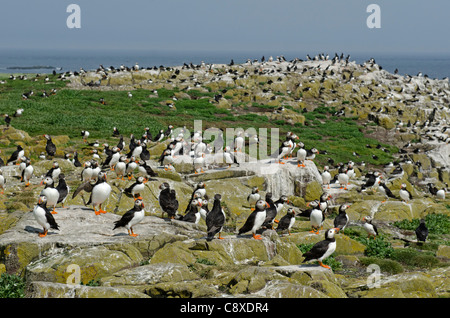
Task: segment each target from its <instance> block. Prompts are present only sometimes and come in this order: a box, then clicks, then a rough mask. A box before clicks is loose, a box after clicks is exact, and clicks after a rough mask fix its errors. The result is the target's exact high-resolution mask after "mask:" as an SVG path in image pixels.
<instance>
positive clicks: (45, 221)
mask: <svg viewBox="0 0 450 318" xmlns="http://www.w3.org/2000/svg"><path fill="white" fill-rule="evenodd" d="M33 215H34V217H35V218H36V221H37V222H38V223H39V225H40V226H42V227H43V228H44V232H42V233H39V237H45V236H47V233H48V230H49V229H55V230H59V227H58V224H57V223H56V221H55V218H54V217H53V215H52V214H51V213H50V211H49V210H48V209H47V197H46V196H45V195H41V196H39V201H38V203H37V205H36V206H35V207H34V209H33Z"/></svg>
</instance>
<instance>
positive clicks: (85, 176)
mask: <svg viewBox="0 0 450 318" xmlns="http://www.w3.org/2000/svg"><path fill="white" fill-rule="evenodd" d="M355 67H356V68H355ZM183 70H193V71H195V70H198V71H203V72H202V73H198V75H195V73H192V74H193V75H191V76H190V77H189V78H182V77H181V75H182V74H181V71H183ZM381 70H382V68H381V66H379V65H377V64H376V63H375V60H374V59H370V60H369V61H366V62H365V63H364V64H361V65H356V64H355V63H354V62H351V61H350V55H348V56H346V57H345V56H344V55H343V54H341V55H338V54H335V56H334V57H333V58H331V59H330V57H329V55H325V54H318V55H315V56H314V57H310V56H309V55H307V57H306V60H301V59H298V58H296V59H294V60H291V61H287V60H286V59H285V58H284V57H283V56H279V57H277V58H276V59H274V58H272V57H270V58H268V59H267V60H266V59H265V58H264V57H262V58H261V60H248V61H247V62H246V63H243V64H235V63H234V61H233V60H231V62H230V63H229V64H228V65H220V66H219V65H214V64H205V63H204V62H202V63H201V64H199V65H194V64H192V63H190V64H186V63H185V64H184V65H183V66H181V67H164V66H160V67H156V66H155V67H152V68H141V67H140V66H139V65H138V64H137V63H136V65H134V66H133V67H131V68H130V67H125V66H123V65H122V66H120V67H119V68H115V67H113V66H111V67H108V68H105V67H103V66H102V65H101V66H100V67H99V68H98V69H97V70H96V71H95V72H92V73H95V74H97V75H99V76H100V79H99V80H98V81H90V82H87V83H86V82H85V81H84V80H83V78H84V75H85V74H87V73H88V72H87V71H85V70H84V69H80V71H79V72H66V73H63V74H60V75H59V77H58V78H59V79H61V80H66V79H70V78H73V77H80V78H81V83H82V85H83V86H85V87H90V88H95V87H99V86H100V85H101V82H102V81H104V80H107V79H108V78H109V77H110V76H111V75H113V74H117V73H120V72H137V71H150V72H156V73H160V72H163V71H170V72H173V75H172V76H171V77H170V78H168V79H166V82H167V83H174V84H175V85H178V86H180V88H182V90H189V89H192V88H195V87H201V85H202V84H204V83H205V81H208V82H215V81H221V80H224V81H227V82H229V83H237V82H238V81H239V80H240V79H245V78H248V77H250V76H252V75H268V76H275V77H278V79H277V80H278V81H283V79H284V78H285V77H286V76H291V75H292V74H298V75H300V76H304V77H305V78H306V79H307V82H306V83H308V82H309V83H316V82H319V83H323V82H324V81H325V80H326V79H329V78H334V79H339V82H340V83H342V84H347V83H348V84H352V89H351V92H350V93H349V94H352V95H359V96H361V97H362V103H365V102H366V101H369V100H371V99H373V98H374V97H375V96H378V97H377V101H378V102H379V104H378V105H379V106H373V107H372V109H371V112H370V114H369V117H368V119H369V120H372V121H375V122H379V121H380V119H381V116H383V114H396V115H397V116H399V117H401V116H402V115H403V113H404V112H405V111H406V110H407V108H408V106H411V105H413V104H414V103H416V102H423V101H424V98H425V96H428V97H429V98H430V99H431V101H432V102H434V103H432V104H433V105H434V106H433V108H432V110H431V111H430V112H428V117H427V119H426V121H424V122H420V121H419V120H415V121H414V122H412V121H411V120H410V121H408V122H407V123H406V122H402V121H401V120H399V121H397V124H396V131H402V132H412V133H420V135H421V138H422V139H423V140H426V141H428V142H429V143H434V144H447V143H448V142H449V139H448V131H447V128H448V126H447V122H446V117H445V116H444V115H443V114H444V112H445V111H446V108H448V106H442V105H445V104H448V102H449V93H450V92H449V87H448V79H443V80H442V81H440V80H437V79H435V80H432V79H429V78H428V77H427V76H423V74H418V75H417V76H409V75H406V76H400V75H398V70H396V71H395V72H394V74H389V73H387V72H385V71H383V72H384V73H383V74H384V78H385V79H386V80H387V81H388V82H389V84H390V85H381V84H378V85H375V86H369V85H366V83H367V82H371V81H372V80H375V79H377V75H375V74H374V71H378V74H379V73H380V72H381ZM357 71H359V72H360V74H359V75H358V76H356V75H355V74H356V72H357ZM200 74H203V77H201V75H200ZM54 75H57V74H56V73H55V72H54ZM15 79H16V77H15V76H13V75H11V77H10V80H15ZM19 79H20V80H27V78H23V77H19ZM46 79H48V76H47V77H46ZM32 80H35V79H32ZM148 83H151V80H148ZM362 87H366V90H364V91H363V90H362V89H361V88H362ZM294 89H295V90H297V91H299V92H307V91H308V90H310V89H311V88H310V87H309V86H308V85H304V84H302V82H300V83H299V84H298V85H297V87H293V88H292V90H294ZM153 93H154V94H157V90H155V91H154V92H153ZM222 93H223V92H222ZM262 93H263V94H265V96H266V97H268V98H269V99H272V98H273V96H275V97H276V95H274V94H273V92H272V91H271V90H270V89H269V90H265V91H263V92H262ZM290 93H292V96H294V95H295V94H293V91H291V92H290ZM33 94H35V92H33V91H29V92H24V93H23V94H22V96H21V97H22V99H28V98H30V96H32V95H33ZM50 94H51V95H53V94H56V90H52V91H51V92H50ZM126 94H127V96H128V97H129V98H133V94H132V93H131V92H130V91H128V92H126ZM326 94H334V95H335V98H334V99H332V101H336V100H337V99H339V98H340V97H342V96H339V94H338V92H337V91H336V90H335V88H325V87H324V86H321V87H320V89H319V90H318V95H317V96H316V98H318V99H320V98H322V96H324V95H326ZM41 96H42V97H48V94H47V92H43V93H42V95H41ZM222 98H223V95H222V94H217V95H216V96H214V100H213V101H211V102H213V103H217V102H220V100H221V99H222ZM293 100H294V101H295V102H299V101H301V95H296V96H295V97H293ZM400 100H401V101H402V103H401V106H399V103H397V102H398V101H400ZM174 101H176V100H175V99H174ZM99 102H100V103H102V104H104V103H105V99H104V98H102V99H101V100H100V101H99ZM429 104H430V103H429ZM436 105H437V106H436ZM169 107H170V106H169ZM347 111H348V109H346V107H342V108H341V109H340V110H339V111H338V112H336V113H335V114H334V116H344V115H345V114H346V112H347ZM23 112H24V110H23V109H18V110H17V111H16V113H15V114H14V115H13V117H19V116H22V115H23ZM276 112H279V113H282V112H283V108H279V109H277V110H276ZM4 117H5V124H6V127H9V126H11V125H12V124H13V121H12V120H11V117H10V116H9V115H8V114H5V115H4ZM111 128H112V129H113V131H112V136H113V137H117V138H119V141H118V144H117V145H116V146H114V147H111V148H110V146H109V145H108V144H101V143H99V141H98V140H96V141H95V142H94V143H91V144H88V138H89V137H90V134H89V132H88V131H87V130H83V131H81V133H80V137H81V139H82V144H88V145H89V146H91V147H92V148H93V150H94V151H93V157H92V158H91V159H89V160H86V161H85V162H84V163H81V162H80V161H79V159H78V153H77V152H75V153H74V158H73V159H70V158H69V156H66V160H68V161H70V162H71V163H72V164H73V165H74V166H75V167H81V166H83V168H82V171H81V173H80V176H79V178H80V180H81V184H80V185H79V186H78V187H77V189H75V191H74V192H73V193H72V198H75V197H76V196H77V195H78V194H79V193H82V192H87V193H89V194H90V198H89V201H88V202H87V203H85V204H86V205H92V206H93V209H94V211H95V214H96V215H100V214H102V213H106V210H105V209H103V208H102V204H105V202H106V201H107V199H108V198H109V196H110V194H111V185H110V184H109V183H108V178H110V177H111V176H113V177H114V176H115V177H116V178H117V179H121V180H126V179H128V180H131V179H132V178H133V177H134V178H135V182H133V184H131V185H129V186H128V187H127V188H126V189H124V191H123V194H125V195H126V196H128V197H130V198H133V199H134V204H133V207H132V208H131V209H130V210H128V211H127V212H125V213H124V214H123V215H122V217H121V218H120V220H118V221H117V222H115V224H114V225H112V226H113V229H117V228H120V227H124V228H126V229H127V231H128V234H129V235H130V236H137V234H136V233H135V232H134V231H133V227H135V226H136V225H137V224H139V223H140V222H141V221H142V220H143V219H144V215H145V210H144V206H145V204H144V201H143V197H142V193H143V192H144V191H145V187H144V185H145V183H146V182H155V181H157V179H155V177H157V176H158V172H155V171H154V170H153V168H152V167H151V166H150V165H149V162H148V161H149V159H150V153H149V151H148V149H147V146H148V145H149V144H152V145H153V144H155V145H156V144H158V143H162V142H165V141H167V140H168V139H169V140H170V141H169V142H167V147H166V149H164V150H163V151H162V152H161V153H160V154H158V155H159V159H158V160H157V161H158V163H159V165H160V166H159V167H158V168H163V169H165V170H174V169H175V168H174V165H173V164H174V161H175V158H176V157H177V156H181V155H183V156H187V157H188V158H190V162H191V163H192V165H193V172H194V173H195V174H200V173H204V172H205V170H206V167H207V166H209V167H210V168H211V167H215V166H214V164H225V167H226V168H227V169H228V168H230V167H232V166H233V165H234V166H237V167H239V166H240V165H241V164H242V162H243V161H245V154H244V153H243V149H244V148H245V137H250V139H251V140H253V142H254V143H258V142H259V140H258V136H245V135H243V134H237V135H236V137H235V138H234V140H233V143H232V144H231V145H226V146H225V145H224V139H223V135H222V133H223V131H219V135H218V136H219V138H216V139H215V140H214V142H213V143H210V144H207V143H206V142H205V140H204V139H203V136H202V132H201V131H195V132H193V133H189V132H187V130H186V128H185V127H182V128H179V129H178V130H176V129H175V128H174V127H173V126H172V125H169V126H168V127H167V130H161V131H159V132H158V134H157V135H156V136H154V137H153V136H152V135H151V133H150V131H149V129H148V128H145V129H144V132H143V134H142V137H140V138H135V136H134V135H131V136H130V139H129V140H127V144H126V143H125V141H124V138H123V136H122V135H121V134H120V132H119V130H118V128H117V127H111ZM186 133H187V134H188V137H189V138H188V139H186V138H185V137H186ZM44 138H45V139H46V141H47V143H46V148H45V153H43V154H41V156H40V159H41V160H43V159H48V158H55V156H56V146H55V144H54V143H53V142H52V138H51V136H50V135H48V134H45V135H44ZM299 139H300V138H299V137H298V136H296V135H295V134H294V133H291V132H288V133H287V134H286V136H285V138H284V140H280V143H281V145H280V148H279V149H278V151H277V152H276V153H275V154H272V156H271V159H272V160H271V161H270V162H271V163H277V164H286V163H292V164H294V165H296V166H297V169H304V168H305V160H309V161H313V160H314V158H315V155H316V154H317V153H319V150H317V149H315V148H312V149H305V147H304V144H303V143H302V142H301V141H300V140H299ZM249 142H252V141H249ZM100 147H103V149H100ZM97 148H99V149H97ZM214 150H215V151H216V152H217V153H219V154H220V155H219V156H217V153H215V152H214ZM24 151H25V150H24V149H23V148H22V147H21V146H20V145H19V146H17V149H16V151H14V153H12V155H11V156H10V158H9V159H8V160H7V162H6V164H5V163H4V162H3V160H2V159H1V158H0V167H1V166H3V165H13V164H17V165H18V169H19V177H20V180H21V182H23V183H24V184H25V187H28V186H30V180H31V178H32V176H33V166H32V165H31V160H30V159H29V158H27V157H26V156H25V152H24ZM414 151H415V149H412V145H411V144H406V145H405V147H403V148H402V149H401V150H400V157H399V160H397V161H396V162H395V164H390V165H388V166H386V167H385V173H380V172H379V171H373V172H368V173H367V174H366V175H365V180H364V182H363V184H362V185H361V187H360V188H359V189H358V191H366V190H367V189H370V188H372V187H375V188H376V189H379V190H377V191H380V192H381V193H382V194H383V195H384V196H385V199H386V200H389V199H394V200H401V201H403V202H405V203H406V204H407V203H409V201H410V200H411V199H413V195H412V194H411V192H410V191H409V190H408V189H407V185H406V184H402V186H401V189H400V190H399V197H396V196H394V195H393V194H392V192H391V190H390V189H389V188H388V187H387V186H386V183H385V180H393V179H395V178H400V177H402V176H403V173H404V172H403V169H402V164H403V163H405V162H408V160H410V159H409V156H408V154H409V153H411V152H414ZM209 156H212V158H213V159H212V161H211V159H210V158H209ZM102 158H103V159H102ZM242 158H244V159H242ZM216 159H218V160H217V162H216V161H215V160H216ZM208 160H209V161H208ZM207 163H208V164H209V165H208V164H207ZM211 163H212V165H211ZM329 163H330V164H329V165H327V166H325V167H324V169H323V171H322V173H321V178H322V180H321V181H322V186H323V190H324V194H323V195H322V196H321V197H320V199H318V200H316V201H313V202H310V203H309V204H308V209H306V210H302V211H296V209H294V207H292V206H291V205H289V200H288V198H287V196H286V195H282V196H280V198H277V200H275V198H272V194H271V193H270V192H269V193H266V195H265V197H262V196H261V195H260V194H259V189H258V188H257V187H254V188H253V189H252V191H251V193H249V195H248V197H247V201H248V204H249V206H250V207H251V213H250V215H249V216H248V218H247V220H246V221H245V223H244V224H243V225H242V227H241V228H239V230H238V231H237V234H238V235H241V234H245V233H249V232H250V233H251V234H252V237H253V238H254V239H261V235H259V234H257V233H260V231H261V229H275V230H276V231H277V232H278V233H285V232H287V233H288V234H289V235H290V234H291V229H292V227H293V225H294V223H295V218H296V217H297V216H303V217H307V218H309V220H310V225H311V233H315V234H319V230H321V229H322V227H323V223H324V221H325V218H326V216H327V213H328V211H329V208H330V201H329V200H330V194H329V193H328V191H329V190H330V189H331V185H332V184H337V185H338V186H337V187H333V188H334V189H337V188H339V189H340V191H346V190H347V189H348V188H349V185H350V180H355V178H356V176H355V170H354V168H355V167H356V166H357V165H359V167H360V168H361V167H362V165H363V164H364V163H363V162H360V163H358V164H355V163H354V162H353V161H350V162H348V163H346V164H342V163H339V164H338V165H336V166H334V167H331V165H332V163H333V161H330V162H329ZM331 169H337V173H336V174H335V176H334V177H332V176H331V174H330V170H331ZM136 171H138V173H136ZM65 177H66V176H65V175H64V173H63V171H61V168H60V166H59V165H58V162H57V161H56V160H55V161H54V163H53V165H52V167H51V169H50V170H48V172H47V173H46V174H45V176H44V177H43V179H42V182H41V185H42V187H43V189H42V191H41V193H40V195H39V198H38V201H37V204H36V206H35V207H34V209H33V214H34V216H35V218H36V221H37V222H38V223H39V224H40V225H41V226H42V227H43V229H44V231H43V232H42V233H39V236H40V237H45V236H46V235H47V233H48V231H49V230H50V229H55V230H58V229H59V228H58V224H57V222H56V220H55V217H54V215H55V214H57V212H56V210H55V208H56V206H57V204H62V205H63V206H64V202H65V200H66V198H67V197H68V196H69V192H70V189H69V187H68V186H67V183H66V181H65ZM57 182H58V185H56V183H57ZM224 182H226V181H224ZM6 185H7V182H6V179H5V177H4V176H3V175H2V169H1V168H0V189H1V191H2V192H1V193H0V194H3V193H4V189H5V186H6ZM427 186H428V189H429V192H430V193H431V194H433V195H434V196H436V198H438V199H445V194H446V190H445V189H437V188H436V187H435V186H434V184H432V183H429V184H427ZM159 189H160V193H159V196H158V202H159V205H160V208H161V211H162V213H163V215H162V217H163V216H164V215H165V214H167V216H168V217H169V218H170V219H174V220H179V221H184V222H191V223H198V222H199V221H200V220H201V219H204V221H205V223H206V226H207V236H206V239H207V240H212V239H214V238H215V235H216V234H218V236H217V238H218V239H223V238H224V237H223V236H222V230H223V227H224V225H225V224H226V213H225V210H224V209H223V207H222V205H221V200H222V195H221V194H219V193H217V194H214V196H213V197H212V199H210V198H209V197H208V195H207V194H206V189H205V184H204V183H203V182H199V183H198V184H197V185H196V187H195V189H194V191H193V192H192V195H191V198H190V200H189V203H188V205H187V207H186V210H185V213H184V214H181V213H179V203H178V199H177V193H176V192H175V190H174V189H171V188H170V185H169V183H168V182H162V183H161V184H160V185H159ZM83 200H84V198H83ZM210 202H211V203H212V208H211V209H209V206H210V205H211V204H209V203H210ZM383 202H385V201H383ZM285 206H286V207H287V212H286V213H285V214H284V215H283V216H282V217H281V218H279V219H277V216H279V215H280V214H281V210H282V209H283V207H285ZM347 208H349V205H348V204H342V205H341V206H340V207H339V214H338V215H337V216H336V218H335V219H334V221H333V225H334V227H333V228H331V229H327V230H326V231H325V239H324V240H323V241H320V242H318V243H317V244H315V245H314V247H313V248H312V249H311V250H310V251H309V252H307V253H305V254H304V256H305V261H310V260H317V261H318V262H319V264H320V265H321V266H324V267H327V265H324V264H323V263H322V261H323V260H324V259H326V258H327V257H328V256H330V255H331V254H332V253H333V252H334V251H335V249H336V240H335V234H336V233H339V231H342V230H344V229H345V227H346V226H348V224H349V221H350V220H349V217H348V215H347V214H346V209H347ZM297 210H298V209H297ZM372 221H373V217H371V216H365V217H364V218H363V220H362V227H363V228H364V229H365V230H366V231H367V234H368V236H371V237H373V238H375V237H377V235H378V230H377V227H376V225H375V224H373V223H372ZM275 224H277V226H276V228H274V226H275ZM417 233H418V234H417V239H418V240H420V241H425V240H426V236H427V229H426V226H425V224H424V221H423V220H422V221H421V225H420V226H419V228H418V229H417Z"/></svg>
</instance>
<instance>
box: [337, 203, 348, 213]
mask: <svg viewBox="0 0 450 318" xmlns="http://www.w3.org/2000/svg"><path fill="white" fill-rule="evenodd" d="M349 207H350V206H349V205H346V204H342V205H341V206H340V207H339V213H345V210H347V209H348V208H349Z"/></svg>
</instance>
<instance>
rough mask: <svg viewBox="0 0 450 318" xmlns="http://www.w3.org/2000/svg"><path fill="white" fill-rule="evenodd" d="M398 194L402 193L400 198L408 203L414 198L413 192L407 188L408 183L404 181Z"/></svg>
mask: <svg viewBox="0 0 450 318" xmlns="http://www.w3.org/2000/svg"><path fill="white" fill-rule="evenodd" d="M398 194H399V195H400V198H401V199H402V200H403V201H404V202H406V203H408V202H409V201H410V200H412V194H411V192H409V191H408V190H407V189H406V183H402V186H401V188H400V191H399V192H398Z"/></svg>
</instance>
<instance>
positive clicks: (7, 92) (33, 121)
mask: <svg viewBox="0 0 450 318" xmlns="http://www.w3.org/2000/svg"><path fill="white" fill-rule="evenodd" d="M49 77H50V83H45V82H44V80H43V77H40V78H39V79H38V80H37V81H31V80H26V81H23V80H15V81H12V80H9V79H5V81H6V83H5V84H2V85H0V109H1V113H8V114H13V113H14V111H15V110H16V109H18V108H23V109H24V115H23V116H22V117H20V118H13V120H12V126H13V127H15V128H17V129H20V130H24V131H26V132H28V133H29V134H30V135H31V136H37V135H41V134H44V133H48V134H50V135H68V136H69V137H80V131H81V130H88V131H89V132H90V139H99V140H105V141H107V142H108V141H110V140H111V139H110V138H111V135H112V129H113V127H114V126H115V127H117V128H118V129H119V131H120V132H121V134H122V135H124V136H125V137H129V136H130V134H134V135H135V136H140V135H141V134H142V133H143V132H144V128H145V127H149V128H150V132H151V133H152V134H153V135H155V134H156V133H157V132H158V131H159V130H160V129H165V128H166V127H167V126H168V125H169V124H172V125H173V126H175V127H183V126H186V127H187V129H192V128H193V125H194V120H202V121H203V128H204V129H206V128H209V127H217V128H222V129H224V128H228V127H230V128H237V127H241V128H243V129H247V128H249V127H253V128H255V129H256V130H258V128H278V129H279V130H280V141H282V140H284V136H285V135H286V132H288V131H292V132H294V133H295V134H297V135H298V136H299V137H300V140H301V141H302V142H304V143H305V145H306V147H307V148H312V147H315V148H317V149H319V150H322V151H323V150H326V151H327V154H323V155H322V154H320V155H318V156H317V160H316V162H317V164H318V165H319V166H320V165H324V164H326V162H327V160H328V158H333V159H334V160H335V162H347V161H349V160H353V161H355V162H359V161H362V160H364V161H365V162H367V163H372V164H385V163H387V162H389V161H391V160H392V157H391V155H390V154H389V153H385V152H383V151H382V150H378V149H368V148H366V147H365V145H366V144H371V145H376V144H378V141H377V140H374V139H369V138H365V137H364V133H365V131H364V127H362V126H360V124H359V123H358V121H357V119H356V118H342V117H339V118H335V117H333V113H334V112H335V111H336V109H335V107H326V106H323V104H319V105H318V106H317V107H316V108H315V109H314V111H310V112H307V113H305V114H304V115H305V117H306V122H305V125H302V124H299V123H296V124H295V125H287V124H286V122H285V121H284V120H283V119H277V120H270V119H269V118H268V117H267V116H265V115H259V114H255V113H248V112H246V111H245V109H244V108H245V107H246V106H245V107H241V106H242V105H243V104H242V102H239V101H237V102H235V104H233V105H232V107H231V109H221V108H218V107H216V105H215V104H214V103H211V102H210V99H212V97H213V96H214V95H215V94H218V93H221V92H220V91H217V92H215V91H211V89H210V88H209V89H208V91H207V92H205V91H202V90H200V89H198V90H196V89H194V90H189V91H185V93H187V94H188V95H189V96H190V97H191V98H189V99H188V98H179V99H178V100H176V101H174V104H175V108H173V109H170V108H169V107H168V106H167V105H166V102H167V101H168V100H172V98H173V97H174V96H175V94H176V93H177V92H180V90H179V89H178V88H174V89H166V88H160V89H158V96H157V97H149V95H152V94H153V91H152V90H145V89H137V90H134V91H133V97H132V98H128V96H127V92H126V91H113V90H111V91H110V90H105V91H99V90H94V89H92V90H90V89H87V90H74V89H67V88H66V84H67V82H65V81H60V80H59V79H57V77H55V76H53V75H49ZM29 78H34V75H30V76H29ZM52 88H56V89H57V93H56V95H52V96H50V97H48V98H42V97H40V95H41V94H42V92H43V91H44V90H46V91H47V92H50V90H51V89H52ZM30 90H33V91H34V95H33V96H32V97H31V98H29V99H28V100H22V98H21V96H22V93H24V92H27V91H30ZM205 97H206V98H205ZM100 98H104V99H105V101H106V104H105V105H102V104H101V103H100V102H99V100H100ZM240 105H241V106H240ZM252 105H253V106H254V107H258V108H264V109H267V110H271V109H273V106H268V105H262V104H257V103H253V104H252ZM290 109H294V110H295V111H297V112H300V110H299V109H295V108H293V107H290ZM268 146H269V147H270V140H269V141H268ZM383 146H385V147H386V148H388V149H390V150H392V151H391V153H393V152H395V151H396V149H395V148H393V147H390V146H389V145H383ZM269 149H270V148H269ZM354 151H356V152H357V153H358V154H359V155H360V157H354V156H353V154H352V153H353V152H354ZM372 154H376V155H377V156H378V157H379V159H378V160H375V159H373V158H372Z"/></svg>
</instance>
